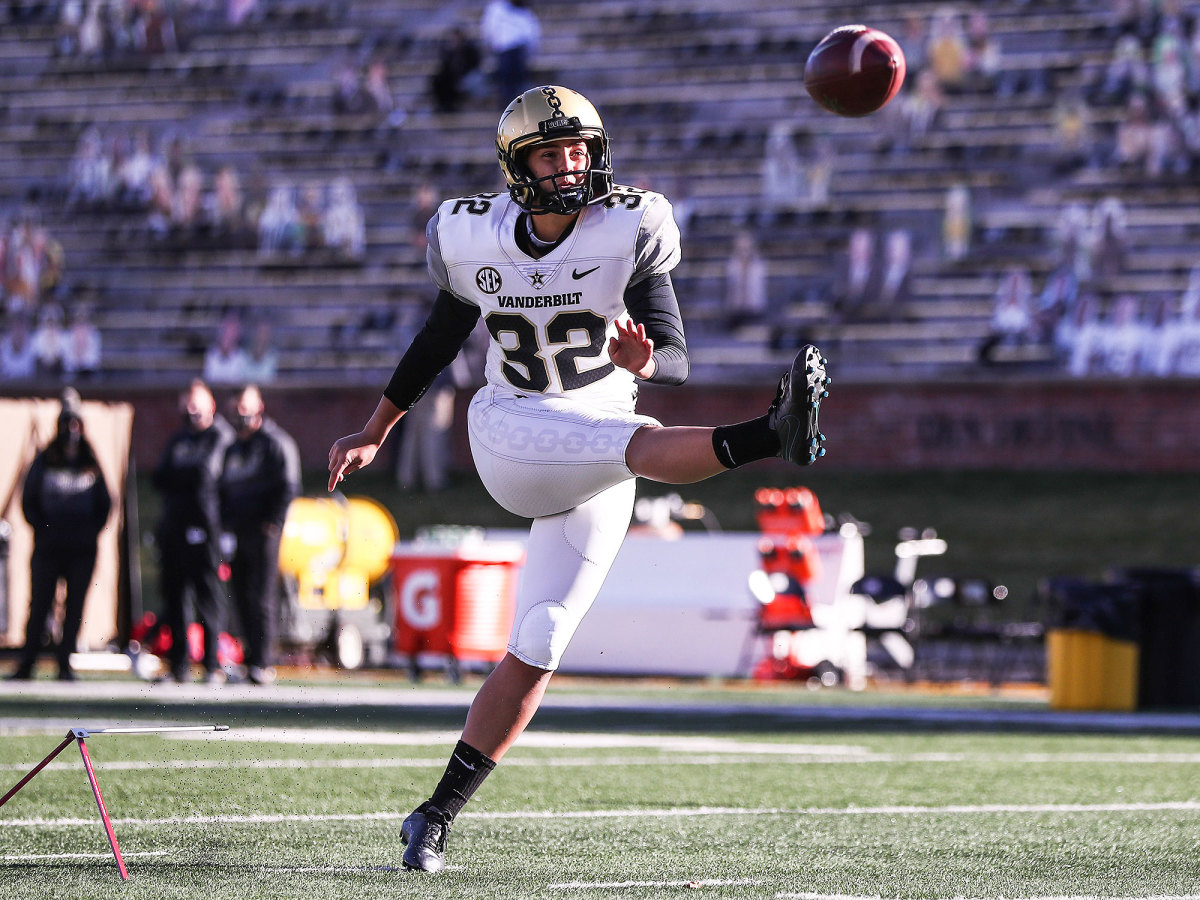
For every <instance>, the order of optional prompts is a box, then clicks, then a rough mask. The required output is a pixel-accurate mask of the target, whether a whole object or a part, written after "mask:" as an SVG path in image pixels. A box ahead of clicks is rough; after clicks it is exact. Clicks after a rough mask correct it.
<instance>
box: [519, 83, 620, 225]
mask: <svg viewBox="0 0 1200 900" xmlns="http://www.w3.org/2000/svg"><path fill="white" fill-rule="evenodd" d="M562 138H582V139H583V140H584V141H585V142H586V143H587V145H588V152H589V154H590V155H591V165H590V166H589V167H588V169H587V171H586V175H587V177H586V178H585V179H584V180H583V182H582V183H581V184H579V185H577V186H574V187H565V188H564V187H559V185H558V184H556V183H555V178H556V177H557V176H550V177H547V178H540V179H539V178H534V177H533V174H532V173H531V172H530V171H529V167H528V166H527V165H526V164H525V160H526V158H527V156H528V154H529V151H530V150H531V149H533V148H534V147H535V146H537V145H538V144H540V143H543V142H546V141H557V140H561V139H562ZM496 153H497V155H498V156H499V157H500V171H502V172H503V173H504V181H505V182H506V183H507V185H508V193H509V195H510V196H511V197H512V199H513V202H514V203H516V204H517V205H518V206H520V207H521V208H522V209H524V210H526V211H528V212H530V213H533V214H535V215H537V214H541V213H573V212H578V211H579V210H581V209H583V208H584V207H585V206H587V205H588V204H589V203H596V202H597V201H599V200H603V199H604V198H605V197H607V196H608V195H609V194H610V193H612V186H613V175H612V161H611V159H610V157H609V149H608V133H607V132H606V131H605V130H604V123H603V122H601V121H600V114H599V113H598V112H596V108H595V107H594V106H592V104H591V103H589V102H588V100H587V98H586V97H584V96H583V95H582V94H579V93H576V92H575V91H573V90H571V89H570V88H565V87H559V86H557V85H544V86H543V87H537V88H533V89H532V90H528V91H526V92H525V93H523V94H521V96H519V97H517V99H515V100H513V102H512V103H510V104H508V107H507V108H506V109H505V110H504V113H503V115H501V116H500V124H499V125H498V126H497V128H496Z"/></svg>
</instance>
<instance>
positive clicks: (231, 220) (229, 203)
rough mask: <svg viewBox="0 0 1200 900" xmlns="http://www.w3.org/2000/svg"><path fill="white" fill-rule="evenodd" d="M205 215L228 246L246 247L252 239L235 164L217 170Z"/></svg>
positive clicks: (214, 230)
mask: <svg viewBox="0 0 1200 900" xmlns="http://www.w3.org/2000/svg"><path fill="white" fill-rule="evenodd" d="M205 218H206V219H207V220H208V222H209V223H210V224H211V226H212V230H213V233H214V235H215V236H216V237H217V238H218V239H219V240H220V241H221V242H222V243H223V244H225V245H226V246H231V247H244V246H246V245H247V243H248V242H249V241H250V235H249V227H248V225H247V222H246V200H245V197H244V196H243V195H242V183H241V179H240V178H239V177H238V173H237V169H235V168H234V167H233V166H232V165H224V166H221V168H220V169H218V170H217V174H216V176H215V177H214V178H213V189H212V192H211V193H210V194H209V196H208V198H207V200H206V202H205Z"/></svg>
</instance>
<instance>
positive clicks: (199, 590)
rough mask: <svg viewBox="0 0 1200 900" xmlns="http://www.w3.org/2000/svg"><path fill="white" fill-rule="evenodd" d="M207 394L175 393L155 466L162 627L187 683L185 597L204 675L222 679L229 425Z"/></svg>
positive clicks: (196, 386) (198, 389)
mask: <svg viewBox="0 0 1200 900" xmlns="http://www.w3.org/2000/svg"><path fill="white" fill-rule="evenodd" d="M216 410H217V403H216V400H215V399H214V398H213V395H212V391H211V390H210V389H209V387H208V385H206V384H205V383H204V382H203V381H201V380H199V379H196V380H194V381H193V382H192V383H191V385H190V386H189V387H188V389H187V390H186V391H184V392H183V393H182V394H181V395H180V398H179V412H180V414H181V416H182V418H183V425H182V427H181V428H180V429H179V431H177V432H175V434H173V435H172V436H171V437H170V438H169V439H168V441H167V444H166V446H165V447H164V448H163V452H162V456H161V457H160V459H159V463H158V465H157V467H156V468H155V470H154V475H153V483H154V487H155V488H156V489H157V490H158V492H159V495H160V496H161V498H162V514H161V517H160V518H159V522H158V527H157V529H156V530H155V538H156V544H157V547H158V552H159V572H160V574H161V577H162V585H161V590H162V600H163V615H162V617H161V619H160V621H161V623H162V625H163V626H165V627H166V628H169V629H170V630H171V649H170V651H169V652H168V666H169V667H170V673H171V674H170V677H171V678H172V679H174V680H175V681H177V682H180V683H181V684H186V683H187V682H190V681H191V680H192V674H191V662H190V655H189V647H188V640H187V626H188V618H189V616H188V608H187V600H188V596H189V595H190V597H191V607H192V611H193V612H194V613H195V617H196V619H197V620H199V622H200V626H201V628H202V629H203V633H204V651H203V653H204V655H203V663H204V668H205V670H206V676H205V678H206V680H207V681H208V682H210V683H213V684H219V683H220V682H223V681H224V680H225V679H224V676H223V673H222V671H221V666H220V662H219V660H218V657H217V638H218V635H219V634H220V633H221V625H222V620H223V618H224V602H223V598H224V591H223V590H222V588H221V582H220V580H219V579H218V577H217V566H218V564H219V562H220V549H219V541H220V536H221V519H220V504H219V496H218V487H217V484H218V479H219V478H220V475H221V464H222V462H223V461H224V458H225V448H226V447H227V446H228V445H229V444H230V443H231V442H232V441H233V437H234V435H233V429H232V428H231V427H230V425H229V423H228V422H226V421H225V420H224V419H223V418H221V417H220V416H219V415H217V414H216Z"/></svg>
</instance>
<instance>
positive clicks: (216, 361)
mask: <svg viewBox="0 0 1200 900" xmlns="http://www.w3.org/2000/svg"><path fill="white" fill-rule="evenodd" d="M241 341H242V320H241V319H240V318H239V317H238V316H237V315H236V314H235V313H226V314H225V315H224V316H223V317H222V318H221V323H220V324H219V325H218V326H217V339H216V342H215V343H214V344H213V345H212V346H211V347H209V348H208V352H207V353H205V354H204V380H205V381H207V382H208V383H209V384H237V383H239V382H242V381H245V372H246V352H245V351H244V350H243V349H242V346H241Z"/></svg>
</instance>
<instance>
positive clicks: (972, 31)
mask: <svg viewBox="0 0 1200 900" xmlns="http://www.w3.org/2000/svg"><path fill="white" fill-rule="evenodd" d="M965 47H966V58H965V60H964V66H963V78H962V84H963V86H964V87H965V88H967V89H969V90H973V91H986V92H989V93H990V92H992V91H994V90H995V89H996V87H997V86H998V84H999V82H1000V44H999V43H998V42H997V41H996V39H995V38H994V37H992V34H991V31H990V30H989V27H988V18H987V13H985V12H984V11H983V10H979V9H977V10H974V11H973V12H972V13H971V15H970V17H969V18H968V20H967V34H966V40H965Z"/></svg>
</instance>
